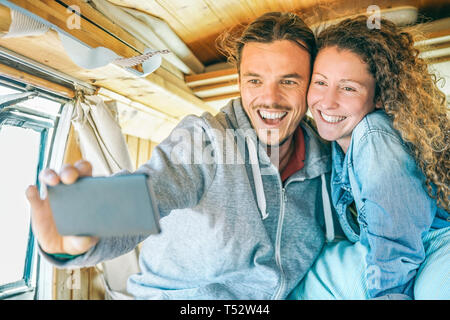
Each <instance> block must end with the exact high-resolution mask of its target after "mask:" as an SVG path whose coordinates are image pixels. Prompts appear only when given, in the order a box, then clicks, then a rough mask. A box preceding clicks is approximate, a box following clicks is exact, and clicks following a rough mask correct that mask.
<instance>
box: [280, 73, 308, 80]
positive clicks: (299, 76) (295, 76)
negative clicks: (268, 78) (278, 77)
mask: <svg viewBox="0 0 450 320" xmlns="http://www.w3.org/2000/svg"><path fill="white" fill-rule="evenodd" d="M282 78H295V79H303V77H302V76H301V75H299V74H298V73H288V74H285V75H283V76H282Z"/></svg>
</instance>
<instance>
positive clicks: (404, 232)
mask: <svg viewBox="0 0 450 320" xmlns="http://www.w3.org/2000/svg"><path fill="white" fill-rule="evenodd" d="M353 166H354V173H355V175H354V177H355V180H356V181H355V182H354V183H355V184H357V185H355V186H354V185H352V189H353V188H359V193H360V199H361V202H360V207H359V208H358V212H359V215H358V220H359V223H360V227H361V235H360V240H361V243H362V244H363V245H365V246H367V248H368V254H367V257H366V262H367V269H366V280H367V285H368V289H369V294H370V296H371V297H373V298H375V297H380V296H385V295H387V294H406V295H408V296H410V297H412V295H413V290H412V289H413V284H414V277H415V275H416V272H417V269H418V267H419V265H420V264H421V263H422V262H423V260H424V258H425V251H424V247H423V243H422V237H423V236H424V235H425V233H426V232H427V231H428V230H429V228H430V226H431V223H432V221H433V217H434V214H435V206H433V202H432V200H431V199H430V198H429V197H428V195H427V193H426V191H425V189H424V187H423V184H424V176H423V174H422V173H421V171H420V169H419V168H418V167H417V165H416V163H415V161H414V158H413V157H412V156H411V155H410V154H409V153H408V149H407V147H406V146H405V145H404V144H403V143H402V142H401V140H399V138H398V137H397V136H395V135H393V134H390V133H388V132H384V131H382V130H379V131H371V132H369V133H368V134H366V135H365V136H363V137H362V139H360V141H359V142H358V143H356V144H355V148H354V154H353Z"/></svg>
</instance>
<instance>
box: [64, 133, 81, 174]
mask: <svg viewBox="0 0 450 320" xmlns="http://www.w3.org/2000/svg"><path fill="white" fill-rule="evenodd" d="M82 158H83V156H82V155H81V150H80V146H79V145H78V141H77V138H76V132H75V129H74V127H73V126H70V131H69V137H68V139H67V144H66V150H65V151H64V159H63V164H72V165H74V164H75V162H77V161H78V160H80V159H82Z"/></svg>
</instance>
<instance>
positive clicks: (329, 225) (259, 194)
mask: <svg viewBox="0 0 450 320" xmlns="http://www.w3.org/2000/svg"><path fill="white" fill-rule="evenodd" d="M246 140H247V146H248V153H249V157H250V164H251V168H252V174H253V183H254V184H255V191H256V202H257V204H258V208H259V210H260V211H261V216H262V219H263V220H264V219H266V218H267V217H268V216H269V214H268V213H267V211H266V195H265V193H264V186H263V182H262V178H261V169H260V167H259V160H258V152H257V150H256V145H255V142H254V141H253V140H252V139H251V138H250V137H247V138H246ZM321 179H322V201H323V210H324V217H325V234H326V239H327V241H329V242H330V241H333V240H334V225H333V215H332V211H331V204H330V197H329V194H328V189H327V184H326V178H325V174H322V175H321Z"/></svg>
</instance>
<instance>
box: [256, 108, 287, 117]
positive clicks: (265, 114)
mask: <svg viewBox="0 0 450 320" xmlns="http://www.w3.org/2000/svg"><path fill="white" fill-rule="evenodd" d="M286 113H287V112H267V111H263V110H260V111H259V114H260V115H261V117H262V118H263V119H280V118H283V117H284V116H285V115H286Z"/></svg>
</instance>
